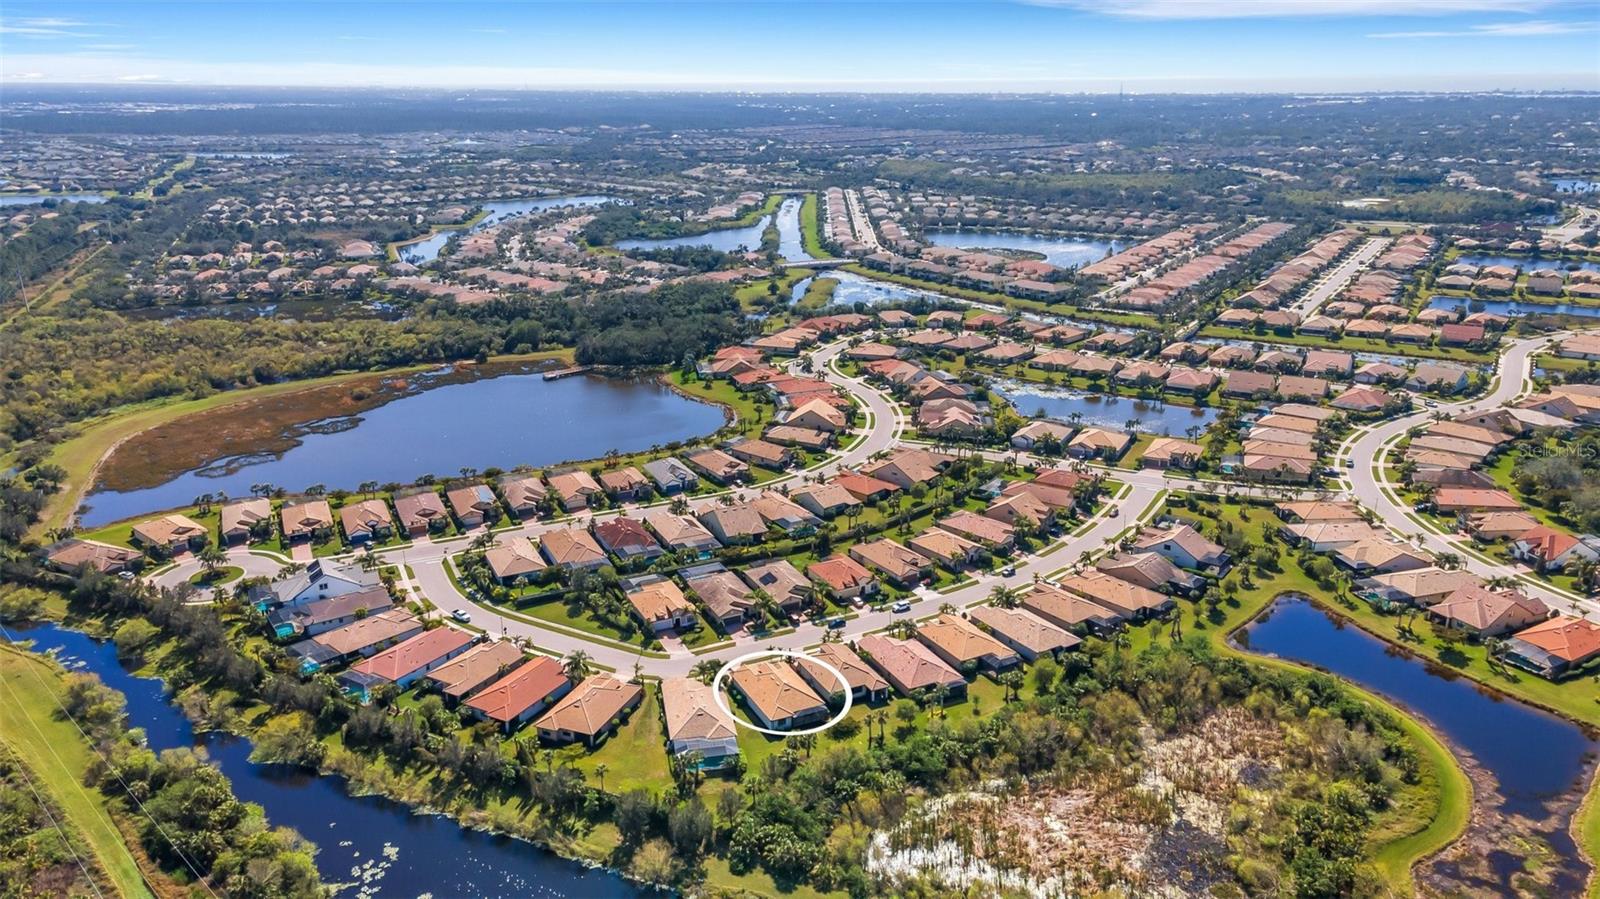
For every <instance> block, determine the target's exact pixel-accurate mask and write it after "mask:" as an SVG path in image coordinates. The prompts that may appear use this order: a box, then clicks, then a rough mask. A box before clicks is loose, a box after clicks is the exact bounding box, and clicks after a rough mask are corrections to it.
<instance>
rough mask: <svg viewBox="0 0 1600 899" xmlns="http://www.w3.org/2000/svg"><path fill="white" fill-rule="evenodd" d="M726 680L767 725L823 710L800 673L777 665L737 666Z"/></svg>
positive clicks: (786, 666) (822, 706)
mask: <svg viewBox="0 0 1600 899" xmlns="http://www.w3.org/2000/svg"><path fill="white" fill-rule="evenodd" d="M728 679H729V680H730V681H732V682H733V685H734V686H736V687H738V688H739V692H740V693H743V694H744V696H745V699H746V700H747V701H749V703H750V704H751V705H753V706H755V707H756V709H758V710H759V711H760V712H761V714H762V715H764V716H766V718H767V720H768V721H781V720H783V719H785V718H793V717H795V716H797V715H804V714H807V713H811V712H815V711H816V710H817V709H818V708H822V709H824V710H826V708H827V706H826V705H824V703H823V701H822V697H820V696H818V695H817V694H816V693H815V692H814V691H813V690H812V689H811V686H810V685H809V684H807V683H806V681H805V678H803V677H801V676H800V672H798V671H795V670H794V668H793V667H792V666H790V665H787V664H785V663H783V662H780V661H776V660H769V661H765V662H752V663H750V664H747V665H741V666H739V668H738V669H736V670H735V671H734V672H733V674H732V675H730V676H729V678H728Z"/></svg>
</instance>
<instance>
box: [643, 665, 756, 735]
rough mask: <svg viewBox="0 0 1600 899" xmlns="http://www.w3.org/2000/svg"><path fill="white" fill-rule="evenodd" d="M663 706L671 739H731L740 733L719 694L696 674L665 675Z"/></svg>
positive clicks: (662, 696)
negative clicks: (692, 675) (719, 699)
mask: <svg viewBox="0 0 1600 899" xmlns="http://www.w3.org/2000/svg"><path fill="white" fill-rule="evenodd" d="M661 708H662V715H663V717H665V719H666V723H667V739H668V740H672V741H675V742H676V741H683V740H729V739H736V738H737V737H738V735H739V732H738V729H737V727H738V726H737V725H735V724H734V723H733V716H732V715H730V714H728V713H727V712H725V711H723V710H722V707H721V706H720V705H718V704H717V699H716V694H715V693H713V692H712V690H711V688H710V687H708V686H706V685H705V684H703V683H701V682H699V681H697V680H695V679H694V678H692V677H669V678H664V679H663V680H662V681H661Z"/></svg>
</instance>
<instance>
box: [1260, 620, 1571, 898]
mask: <svg viewBox="0 0 1600 899" xmlns="http://www.w3.org/2000/svg"><path fill="white" fill-rule="evenodd" d="M1237 640H1238V642H1239V644H1240V645H1242V646H1243V647H1245V648H1247V649H1249V650H1251V651H1254V652H1258V653H1264V654H1268V655H1274V656H1278V657H1280V658H1284V659H1290V660H1293V661H1296V662H1301V663H1305V664H1309V665H1313V666H1315V667H1317V668H1321V669H1323V670H1325V671H1329V672H1332V673H1333V674H1337V675H1339V676H1340V677H1343V678H1346V679H1348V680H1350V681H1353V682H1355V683H1357V684H1360V685H1361V686H1363V687H1367V688H1368V689H1371V690H1372V691H1374V692H1376V693H1380V694H1382V695H1383V696H1385V697H1387V698H1389V699H1391V700H1393V701H1395V702H1396V703H1398V704H1399V705H1401V706H1404V707H1405V708H1407V709H1409V710H1410V711H1412V712H1414V713H1416V714H1417V715H1419V716H1420V717H1422V718H1423V719H1425V720H1426V721H1427V722H1428V723H1430V724H1431V725H1433V727H1434V729H1435V731H1437V732H1438V733H1439V734H1440V735H1441V736H1442V737H1443V738H1444V739H1445V741H1446V742H1447V743H1448V744H1449V745H1450V747H1451V749H1452V750H1453V751H1454V752H1455V753H1456V754H1457V755H1458V756H1459V757H1461V758H1462V759H1463V762H1464V764H1465V767H1466V768H1467V770H1468V773H1469V775H1473V776H1472V779H1473V786H1474V790H1475V791H1477V793H1478V795H1477V796H1475V797H1474V802H1475V804H1476V806H1477V808H1476V809H1475V813H1474V816H1473V821H1472V823H1471V824H1470V825H1469V826H1468V829H1467V833H1466V834H1465V835H1464V836H1463V837H1462V839H1461V840H1459V841H1458V842H1457V843H1456V844H1455V845H1454V846H1452V847H1450V848H1448V849H1446V850H1445V851H1444V852H1442V853H1440V854H1438V855H1436V856H1435V857H1433V858H1431V859H1424V860H1423V861H1422V862H1421V863H1420V864H1419V865H1418V869H1417V874H1418V877H1419V878H1420V879H1421V880H1423V881H1424V882H1425V883H1427V884H1430V885H1432V886H1435V887H1437V888H1438V890H1439V891H1440V892H1442V893H1443V894H1445V895H1463V896H1482V895H1497V896H1523V895H1530V894H1532V895H1549V896H1577V895H1580V894H1581V893H1582V891H1583V886H1584V882H1585V880H1586V878H1587V877H1588V874H1589V866H1588V865H1587V864H1586V863H1585V862H1584V861H1583V859H1582V856H1581V853H1580V852H1579V851H1578V847H1577V845H1576V843H1575V841H1574V840H1573V838H1572V835H1571V832H1570V829H1571V825H1572V815H1573V814H1574V812H1575V811H1576V809H1577V806H1578V804H1579V802H1581V800H1582V798H1583V794H1584V792H1585V790H1586V788H1587V786H1588V784H1589V781H1590V778H1591V776H1592V774H1593V769H1594V762H1595V753H1596V750H1597V749H1600V745H1597V744H1596V741H1595V739H1594V738H1593V737H1592V736H1590V735H1589V734H1586V733H1585V732H1584V731H1583V729H1581V728H1579V727H1578V726H1577V725H1575V724H1573V723H1571V722H1569V721H1567V720H1565V719H1563V718H1558V717H1556V716H1555V715H1551V714H1548V713H1546V712H1544V711H1542V710H1540V709H1536V708H1534V707H1532V706H1529V705H1526V704H1524V703H1521V702H1518V701H1516V700H1515V699H1511V698H1509V697H1506V696H1504V695H1502V694H1499V693H1495V692H1492V691H1490V690H1487V689H1485V688H1483V687H1482V686H1480V685H1479V684H1478V683H1477V682H1475V681H1473V680H1470V679H1468V678H1466V677H1463V676H1461V675H1459V674H1457V673H1455V672H1454V671H1451V670H1450V669H1448V668H1444V667H1441V666H1440V665H1438V664H1435V663H1431V662H1428V661H1425V660H1423V659H1421V658H1418V657H1417V656H1414V655H1412V654H1410V653H1408V652H1406V651H1405V650H1403V649H1401V648H1399V647H1396V646H1394V645H1392V644H1390V643H1387V642H1385V641H1383V640H1379V639H1378V638H1377V637H1374V636H1372V635H1371V634H1368V633H1367V632H1365V631H1363V630H1361V629H1360V628H1358V627H1355V626H1354V625H1350V624H1347V623H1345V622H1344V621H1342V620H1340V619H1339V618H1337V617H1336V616H1334V615H1331V614H1329V613H1328V612H1326V611H1325V610H1323V609H1321V608H1319V607H1317V606H1316V605H1315V604H1314V603H1312V602H1311V601H1310V600H1308V599H1306V598H1304V597H1299V596H1285V597H1280V598H1279V599H1278V600H1277V601H1276V602H1274V603H1273V604H1272V606H1271V607H1270V608H1269V609H1268V610H1267V612H1266V613H1264V614H1263V615H1262V616H1261V617H1260V618H1259V619H1257V620H1256V621H1255V622H1254V623H1252V624H1251V625H1249V626H1248V627H1247V628H1245V629H1244V630H1242V631H1240V632H1239V634H1238V635H1237ZM1524 676H1526V677H1532V676H1533V675H1531V674H1530V675H1524Z"/></svg>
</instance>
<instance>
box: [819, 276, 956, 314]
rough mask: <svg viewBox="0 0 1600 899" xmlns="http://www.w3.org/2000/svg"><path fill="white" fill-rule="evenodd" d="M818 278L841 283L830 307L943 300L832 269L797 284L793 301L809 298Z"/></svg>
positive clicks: (936, 296) (935, 296)
mask: <svg viewBox="0 0 1600 899" xmlns="http://www.w3.org/2000/svg"><path fill="white" fill-rule="evenodd" d="M817 278H826V279H828V280H830V281H837V282H838V284H837V285H836V286H835V287H834V289H833V298H832V299H831V300H830V301H829V303H830V305H835V306H837V305H846V304H848V305H854V304H856V303H861V304H864V305H867V306H877V305H879V304H881V303H895V302H900V301H903V300H915V299H925V300H938V299H941V297H940V296H939V294H936V293H932V292H930V291H926V290H918V289H916V288H914V287H906V286H904V285H900V284H895V283H894V282H892V281H874V280H873V279H871V278H867V277H863V276H861V275H858V274H856V273H855V272H841V271H834V270H829V271H824V272H823V273H821V274H819V275H815V276H813V277H811V278H806V279H804V280H802V281H798V282H796V283H795V285H794V288H793V290H791V291H790V297H789V300H790V302H799V300H800V298H801V297H803V296H805V295H806V288H808V287H810V286H811V282H812V281H814V280H816V279H817Z"/></svg>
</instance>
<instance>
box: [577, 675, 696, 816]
mask: <svg viewBox="0 0 1600 899" xmlns="http://www.w3.org/2000/svg"><path fill="white" fill-rule="evenodd" d="M666 747H667V737H666V733H665V732H664V731H663V730H662V726H661V689H660V688H659V687H657V686H656V685H654V684H645V687H644V701H642V702H640V703H639V707H638V708H637V709H634V710H633V715H632V716H631V717H630V718H628V723H627V724H624V725H623V726H622V727H620V728H618V729H617V732H616V733H614V734H612V735H611V736H610V737H607V738H606V741H605V742H604V743H602V744H600V746H599V748H597V749H595V750H594V751H593V752H587V753H585V754H584V755H582V756H580V757H579V758H578V760H577V762H576V763H575V764H576V765H577V768H578V770H580V771H582V772H583V773H584V774H585V775H586V776H588V777H590V778H591V779H593V780H594V781H595V782H596V784H598V783H599V777H598V775H596V774H595V769H596V768H597V767H598V766H600V765H605V766H606V776H605V789H606V791H607V792H609V793H613V794H616V793H626V792H627V791H629V790H631V789H633V788H635V787H643V788H644V789H647V790H659V789H661V787H662V786H663V785H664V784H669V783H671V782H672V775H671V773H670V772H669V771H668V770H667V748H666Z"/></svg>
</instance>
